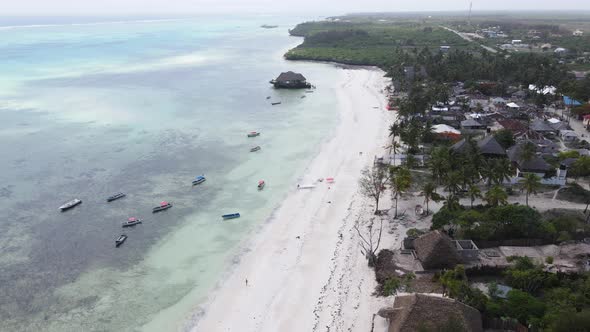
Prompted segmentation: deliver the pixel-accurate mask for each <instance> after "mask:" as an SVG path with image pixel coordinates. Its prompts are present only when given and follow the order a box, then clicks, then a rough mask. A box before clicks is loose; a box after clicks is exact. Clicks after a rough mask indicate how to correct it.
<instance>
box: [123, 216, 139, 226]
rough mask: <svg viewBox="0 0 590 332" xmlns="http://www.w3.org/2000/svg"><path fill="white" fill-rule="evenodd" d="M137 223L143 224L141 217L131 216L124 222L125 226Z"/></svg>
mask: <svg viewBox="0 0 590 332" xmlns="http://www.w3.org/2000/svg"><path fill="white" fill-rule="evenodd" d="M137 224H141V219H139V218H135V217H131V218H129V219H127V221H125V222H123V227H131V226H135V225H137Z"/></svg>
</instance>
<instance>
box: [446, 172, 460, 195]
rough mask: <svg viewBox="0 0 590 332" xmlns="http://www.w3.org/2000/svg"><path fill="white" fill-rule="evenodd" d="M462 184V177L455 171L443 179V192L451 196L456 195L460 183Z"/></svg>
mask: <svg viewBox="0 0 590 332" xmlns="http://www.w3.org/2000/svg"><path fill="white" fill-rule="evenodd" d="M462 182H463V177H462V175H461V173H459V172H457V171H455V172H451V173H448V174H447V176H446V177H445V190H446V191H448V192H449V193H450V194H451V195H455V194H457V192H459V190H461V183H462Z"/></svg>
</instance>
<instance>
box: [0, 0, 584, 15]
mask: <svg viewBox="0 0 590 332" xmlns="http://www.w3.org/2000/svg"><path fill="white" fill-rule="evenodd" d="M468 6H469V0H415V1H408V0H406V1H399V0H362V1H359V0H297V1H279V0H3V1H2V4H0V13H2V14H0V15H6V14H19V15H27V14H28V15H43V14H46V15H59V14H85V15H92V14H168V13H181V14H193V13H194V14H199V13H211V12H230V11H231V12H244V13H246V12H248V13H256V12H260V13H269V12H298V13H304V12H307V13H310V14H311V13H314V12H315V13H326V14H342V13H347V12H374V11H427V10H428V11H443V10H446V11H448V10H467V8H468ZM473 8H474V10H527V9H529V10H547V9H559V10H572V9H574V10H590V1H588V0H561V1H558V2H555V1H549V0H536V1H535V0H518V1H515V0H495V1H489V0H487V1H483V0H474V1H473Z"/></svg>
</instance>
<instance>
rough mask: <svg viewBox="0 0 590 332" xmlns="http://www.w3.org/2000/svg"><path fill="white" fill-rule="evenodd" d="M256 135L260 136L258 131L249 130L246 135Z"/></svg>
mask: <svg viewBox="0 0 590 332" xmlns="http://www.w3.org/2000/svg"><path fill="white" fill-rule="evenodd" d="M256 136H260V133H259V132H257V131H251V132H249V133H248V137H256Z"/></svg>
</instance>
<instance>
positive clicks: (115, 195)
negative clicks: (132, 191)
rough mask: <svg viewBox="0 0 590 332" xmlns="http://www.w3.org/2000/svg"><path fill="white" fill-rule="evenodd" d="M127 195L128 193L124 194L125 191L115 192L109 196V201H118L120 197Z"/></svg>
mask: <svg viewBox="0 0 590 332" xmlns="http://www.w3.org/2000/svg"><path fill="white" fill-rule="evenodd" d="M125 196H127V195H125V194H123V193H118V194H114V195H113V196H111V197H109V198H107V202H112V201H116V200H118V199H119V198H123V197H125Z"/></svg>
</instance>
